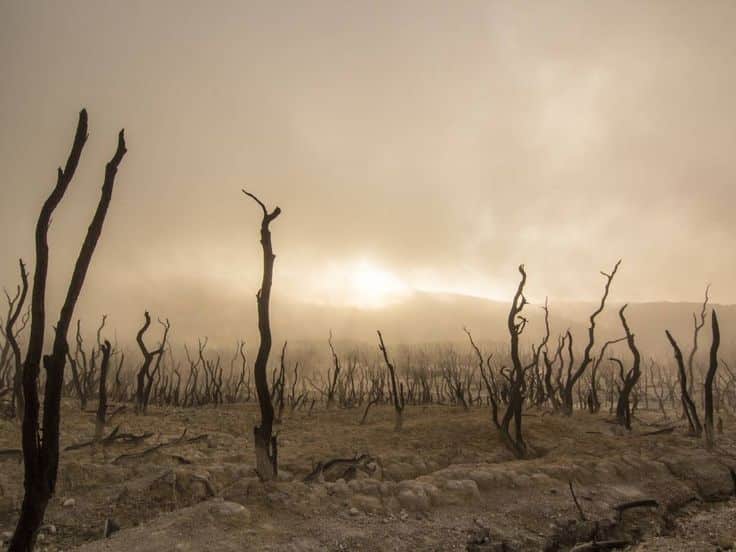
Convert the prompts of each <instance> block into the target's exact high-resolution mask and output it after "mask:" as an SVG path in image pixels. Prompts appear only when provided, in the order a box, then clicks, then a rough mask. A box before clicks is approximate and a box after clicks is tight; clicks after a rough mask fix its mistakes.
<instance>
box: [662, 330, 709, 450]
mask: <svg viewBox="0 0 736 552" xmlns="http://www.w3.org/2000/svg"><path fill="white" fill-rule="evenodd" d="M664 333H665V335H666V336H667V339H668V340H669V342H670V345H672V349H673V350H674V353H675V362H676V363H677V373H678V378H677V379H678V381H679V383H680V401H681V402H682V409H683V411H684V412H685V417H686V418H687V423H688V425H689V426H690V433H692V434H693V435H695V436H696V437H700V435H701V434H702V432H703V426H702V425H701V424H700V418H699V417H698V409H697V408H696V407H695V403H694V402H693V399H692V397H691V396H690V393H689V391H688V389H690V388H691V387H690V386H688V381H687V373H686V372H685V363H684V362H683V359H682V351H681V350H680V346H679V345H678V344H677V341H675V338H674V337H672V334H671V333H670V331H669V330H665V332H664Z"/></svg>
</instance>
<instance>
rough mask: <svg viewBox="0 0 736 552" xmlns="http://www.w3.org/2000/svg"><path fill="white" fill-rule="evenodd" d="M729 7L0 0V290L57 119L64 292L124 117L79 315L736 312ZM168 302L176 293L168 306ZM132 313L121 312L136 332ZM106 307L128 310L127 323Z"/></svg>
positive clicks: (55, 267) (24, 240)
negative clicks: (582, 308) (437, 307)
mask: <svg viewBox="0 0 736 552" xmlns="http://www.w3.org/2000/svg"><path fill="white" fill-rule="evenodd" d="M734 28H736V3H735V2H732V1H718V0H711V1H708V2H703V3H701V2H689V1H688V2H680V1H675V0H668V1H661V2H656V1H651V2H639V1H624V0H616V1H607V2H602V1H582V0H581V1H565V0H559V1H551V2H542V1H535V2H526V1H514V2H508V1H507V2H495V1H485V2H464V1H452V2H449V1H445V2H433V1H430V0H422V1H404V2H395V1H371V2H365V1H364V2H357V1H347V0H339V1H338V0H336V1H319V0H317V1H310V2H304V1H295V2H288V1H281V2H247V1H238V2H227V1H224V0H220V1H215V2H187V1H177V2H168V1H163V0H157V1H155V2H150V1H139V2H136V1H126V2H111V1H91V0H90V1H79V0H70V1H66V2H52V1H34V2H21V1H12V0H0V73H1V74H2V85H1V86H0V123H1V125H0V190H1V193H0V198H1V199H0V253H2V259H3V261H2V263H0V284H1V285H5V286H7V287H9V288H12V287H14V286H15V284H16V282H17V266H16V265H15V262H16V259H17V258H19V257H23V258H24V259H26V260H27V262H28V263H29V264H30V265H31V266H32V264H33V241H32V236H33V228H34V225H35V221H36V218H37V215H38V211H39V209H40V206H41V204H42V202H43V200H44V198H45V197H46V195H47V194H48V193H49V191H50V190H51V188H52V187H53V185H54V182H55V172H56V168H57V167H58V166H59V165H61V164H63V163H64V161H65V160H66V156H67V154H68V151H69V148H70V146H71V140H72V137H73V133H74V127H75V124H76V119H77V114H78V111H79V110H80V109H81V108H82V107H86V108H87V110H88V112H89V129H90V132H89V134H90V136H89V140H88V142H87V146H86V148H85V150H84V153H83V155H82V161H81V164H80V167H79V169H78V171H77V175H76V178H75V180H74V181H73V182H72V185H71V187H70V190H69V192H68V194H67V197H65V199H64V201H63V203H62V204H61V205H60V207H59V208H58V209H57V212H56V214H55V216H54V220H53V224H52V228H51V233H50V242H51V248H52V252H51V269H50V286H51V291H52V293H51V297H50V301H51V303H52V305H56V304H58V302H59V301H60V296H61V290H63V289H64V287H65V286H66V283H67V282H68V277H69V275H70V273H71V269H72V264H73V261H74V259H75V257H76V254H77V252H78V250H79V247H80V245H81V242H82V239H83V236H84V232H85V230H86V227H87V225H88V224H89V221H90V219H91V216H92V213H93V211H94V206H95V204H96V201H97V200H98V197H99V188H100V186H101V184H102V177H103V173H104V166H105V163H106V162H107V161H108V160H109V158H110V157H111V156H112V154H113V152H114V149H115V140H116V134H117V131H118V130H119V129H120V128H123V127H124V128H125V132H126V138H127V143H128V154H127V156H126V157H125V159H124V160H123V162H122V164H121V166H120V170H119V173H118V177H117V183H116V189H115V193H114V198H113V202H112V205H111V208H110V212H109V215H108V218H107V221H106V224H105V228H104V231H103V236H102V239H101V241H100V244H99V246H98V248H97V251H96V253H95V257H94V260H93V263H92V267H91V270H90V274H89V277H88V280H87V283H86V287H85V290H84V292H83V296H82V299H81V300H80V304H79V312H80V313H83V314H85V315H89V316H92V314H91V313H97V315H99V314H100V313H103V312H105V313H110V312H115V313H118V314H119V316H118V318H119V319H125V320H126V321H128V322H129V323H132V322H131V321H132V320H138V319H139V318H141V314H142V311H143V309H145V308H150V309H154V310H155V311H156V314H157V315H160V316H166V315H167V314H168V313H174V312H177V313H182V312H186V313H187V315H188V316H193V317H194V318H197V319H201V320H202V321H203V322H202V324H203V325H204V322H205V321H206V322H207V323H217V322H216V321H217V316H218V312H217V311H218V309H221V308H223V307H222V305H226V306H227V307H228V308H233V309H241V308H242V309H243V310H248V311H250V310H255V301H254V295H255V292H256V291H257V289H258V285H259V279H260V270H261V265H260V263H261V257H260V255H261V251H260V245H259V243H258V230H259V224H260V211H259V209H258V208H257V206H256V205H255V204H254V203H253V202H252V201H250V200H248V199H247V198H246V197H245V196H243V194H242V193H241V191H240V190H241V189H242V188H246V189H248V190H249V191H251V192H253V193H255V194H257V195H258V196H259V197H260V198H261V199H262V200H263V201H264V202H265V203H267V204H268V205H269V206H271V207H273V206H276V205H278V206H280V207H281V209H282V210H283V214H282V215H281V217H279V218H278V219H277V220H276V221H275V222H274V223H273V224H272V231H273V239H274V248H275V252H276V255H277V260H276V274H275V284H274V297H275V299H274V300H275V301H276V302H279V301H280V302H282V303H289V302H306V303H312V304H328V305H332V306H335V305H337V306H340V305H345V306H351V307H359V308H370V309H376V308H381V307H384V306H386V305H388V304H391V303H393V302H397V301H401V300H402V298H404V297H407V296H409V295H411V294H412V293H414V292H416V291H427V292H448V293H460V294H465V295H472V296H479V297H486V298H491V299H497V300H509V299H510V297H511V295H512V294H513V291H514V289H515V286H516V283H517V277H518V273H517V272H516V267H517V266H518V265H519V264H520V263H525V265H526V268H527V271H528V273H529V278H530V280H529V293H530V294H531V296H533V297H536V298H543V297H544V296H549V297H551V298H553V299H557V300H590V299H594V298H596V297H597V296H598V294H599V293H600V289H601V284H602V279H601V276H600V275H599V271H600V270H610V268H611V267H612V266H613V264H614V263H615V262H616V260H618V259H619V258H623V263H622V267H621V270H620V273H619V276H617V280H616V285H615V289H614V295H613V297H614V299H616V300H619V301H698V300H700V299H701V296H702V293H703V288H704V286H705V284H706V282H710V283H711V284H712V286H713V287H712V295H713V299H714V300H715V301H717V302H722V303H736V283H735V282H736V256H734V254H733V253H732V245H733V236H734V233H735V232H736V217H734V213H733V205H734V200H735V199H736V179H735V178H734V177H736V155H734V151H736V125H734V121H736V103H735V102H734V98H736V33H734V32H733V29H734ZM183 304H186V305H187V309H185V311H184V310H182V305H183ZM136 323H137V322H136ZM123 325H125V324H124V323H123Z"/></svg>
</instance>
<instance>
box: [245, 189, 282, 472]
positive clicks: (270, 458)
mask: <svg viewBox="0 0 736 552" xmlns="http://www.w3.org/2000/svg"><path fill="white" fill-rule="evenodd" d="M243 193H244V194H245V195H247V196H248V197H250V198H251V199H253V200H254V201H255V202H256V203H258V205H259V206H260V208H261V210H262V211H263V219H262V220H261V246H262V248H263V280H262V282H261V289H260V290H259V291H258V294H257V295H256V299H257V303H258V334H259V337H260V343H259V344H258V355H257V356H256V361H255V364H254V367H253V377H254V380H255V384H256V393H257V394H258V404H259V406H260V409H261V425H260V426H255V427H254V428H253V439H254V443H255V449H256V472H257V473H258V476H259V477H260V478H261V479H262V480H264V481H268V480H272V479H275V478H276V476H277V474H278V444H277V442H276V436H275V435H272V432H273V421H274V411H273V403H272V402H271V394H270V393H269V391H268V377H267V368H268V356H269V354H270V353H271V343H272V338H271V317H270V312H269V308H270V302H271V285H272V283H273V264H274V261H275V259H276V256H275V255H274V253H273V245H272V243H271V230H270V228H269V225H270V224H271V222H273V220H274V219H276V217H278V216H279V215H280V214H281V209H280V208H279V207H276V208H275V209H274V210H273V211H272V212H270V213H269V212H268V209H266V206H265V205H264V204H263V202H262V201H261V200H260V199H258V198H257V197H256V196H255V195H253V194H251V193H249V192H246V191H245V190H243Z"/></svg>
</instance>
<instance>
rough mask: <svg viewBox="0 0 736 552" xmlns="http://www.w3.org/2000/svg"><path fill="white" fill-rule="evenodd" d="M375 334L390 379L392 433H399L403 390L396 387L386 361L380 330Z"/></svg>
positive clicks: (402, 407) (394, 373) (402, 410)
mask: <svg viewBox="0 0 736 552" xmlns="http://www.w3.org/2000/svg"><path fill="white" fill-rule="evenodd" d="M376 333H378V348H379V349H380V350H381V353H383V360H384V361H385V362H386V366H388V373H389V377H390V378H391V395H392V398H393V403H394V412H395V413H396V418H395V422H394V431H401V428H402V427H403V425H404V393H403V389H401V386H400V385H399V386H397V385H396V370H395V369H394V365H393V364H392V363H391V361H390V360H389V359H388V351H386V345H384V343H383V336H382V335H381V332H380V330H379V331H377V332H376Z"/></svg>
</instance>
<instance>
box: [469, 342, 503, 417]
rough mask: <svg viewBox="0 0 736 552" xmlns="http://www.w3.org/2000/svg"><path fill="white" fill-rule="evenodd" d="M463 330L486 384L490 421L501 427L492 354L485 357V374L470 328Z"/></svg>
mask: <svg viewBox="0 0 736 552" xmlns="http://www.w3.org/2000/svg"><path fill="white" fill-rule="evenodd" d="M463 331H464V332H465V333H466V334H467V336H468V339H469V340H470V346H471V347H472V348H473V351H475V355H476V357H477V358H478V370H479V371H480V377H481V379H482V380H483V383H484V384H485V386H486V392H487V393H488V402H489V403H490V405H491V421H492V422H493V425H494V426H496V429H501V427H500V425H499V422H498V387H497V385H496V379H495V377H494V375H493V370H492V368H491V358H492V357H493V355H488V358H487V359H486V364H488V375H486V372H485V370H484V367H483V354H482V353H481V352H480V348H479V347H478V346H477V345H476V344H475V341H473V336H472V334H471V333H470V330H468V329H467V328H463Z"/></svg>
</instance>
